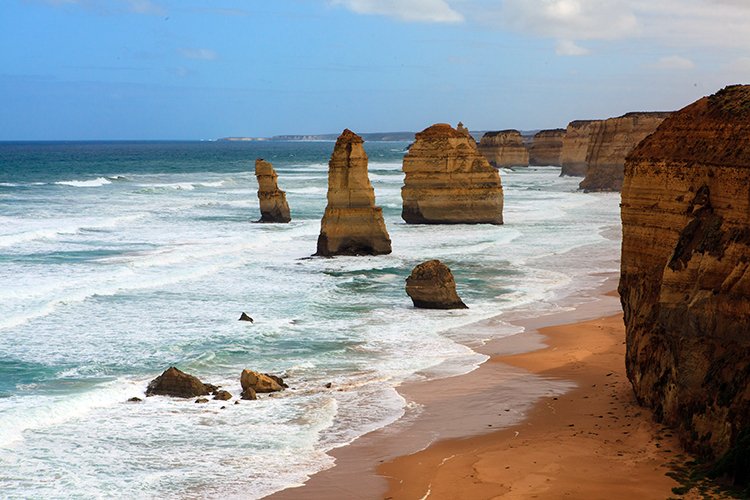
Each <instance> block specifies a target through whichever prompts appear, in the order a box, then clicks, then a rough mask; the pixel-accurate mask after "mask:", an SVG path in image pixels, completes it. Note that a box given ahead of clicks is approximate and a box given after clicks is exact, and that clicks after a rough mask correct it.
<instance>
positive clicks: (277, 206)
mask: <svg viewBox="0 0 750 500" xmlns="http://www.w3.org/2000/svg"><path fill="white" fill-rule="evenodd" d="M255 177H256V178H257V179H258V199H259V200H260V220H259V221H258V222H289V221H290V220H292V217H291V215H290V213H289V205H288V204H287V202H286V193H285V192H284V191H282V190H281V189H279V186H278V184H277V179H278V175H276V171H275V170H274V169H273V165H271V164H270V163H269V162H267V161H265V160H261V159H257V160H255Z"/></svg>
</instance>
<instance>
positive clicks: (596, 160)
mask: <svg viewBox="0 0 750 500" xmlns="http://www.w3.org/2000/svg"><path fill="white" fill-rule="evenodd" d="M667 116H669V113H658V112H657V113H628V114H626V115H623V116H620V117H618V118H609V119H607V120H604V121H603V122H602V123H601V125H599V126H598V127H596V130H595V133H594V135H593V136H592V138H591V142H590V143H589V148H588V151H587V152H586V163H587V165H588V167H587V168H586V177H585V178H584V179H583V180H582V181H581V184H580V185H579V187H580V188H581V189H583V190H584V191H586V192H590V191H620V190H621V189H622V177H623V166H624V165H625V157H626V156H627V155H628V153H630V152H631V151H632V150H633V148H634V147H636V146H637V145H638V143H639V142H641V141H642V140H643V139H645V138H646V136H648V135H650V134H651V133H652V132H653V131H654V130H656V127H658V126H659V124H660V123H661V122H662V121H664V119H665V118H666V117H667Z"/></svg>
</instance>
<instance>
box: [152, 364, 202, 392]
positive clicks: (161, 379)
mask: <svg viewBox="0 0 750 500" xmlns="http://www.w3.org/2000/svg"><path fill="white" fill-rule="evenodd" d="M214 390H216V387H215V386H213V385H211V384H204V383H203V382H201V381H200V380H199V379H198V378H197V377H194V376H193V375H189V374H187V373H185V372H182V371H180V370H178V369H177V368H175V367H174V366H171V367H169V368H167V369H166V370H165V371H164V373H162V374H161V375H159V376H158V377H156V378H155V379H154V380H152V381H151V382H149V384H148V388H147V389H146V396H154V395H161V396H173V397H177V398H192V397H194V396H205V395H208V394H210V393H211V392H213V391H214Z"/></svg>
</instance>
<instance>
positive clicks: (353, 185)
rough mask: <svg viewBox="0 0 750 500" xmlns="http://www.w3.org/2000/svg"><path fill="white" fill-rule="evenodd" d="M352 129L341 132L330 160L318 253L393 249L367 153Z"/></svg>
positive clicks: (328, 254)
mask: <svg viewBox="0 0 750 500" xmlns="http://www.w3.org/2000/svg"><path fill="white" fill-rule="evenodd" d="M363 142H364V141H363V140H362V138H361V137H360V136H358V135H357V134H355V133H354V132H352V131H351V130H349V129H346V130H344V132H343V133H342V134H341V135H340V136H339V138H338V140H337V141H336V146H335V147H334V149H333V155H332V156H331V161H330V162H329V163H328V206H327V207H326V211H325V215H323V220H322V221H321V224H320V236H319V237H318V251H317V252H316V254H315V255H320V256H326V257H330V256H333V255H381V254H389V253H391V239H390V237H389V236H388V231H387V230H386V228H385V221H384V220H383V211H382V210H381V208H380V207H376V206H375V191H374V190H373V188H372V184H370V179H369V177H368V175H367V153H365V149H364V147H363V146H362V144H363Z"/></svg>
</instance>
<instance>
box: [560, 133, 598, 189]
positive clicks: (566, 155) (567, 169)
mask: <svg viewBox="0 0 750 500" xmlns="http://www.w3.org/2000/svg"><path fill="white" fill-rule="evenodd" d="M601 123H602V121H601V120H575V121H572V122H570V123H569V124H568V127H567V128H566V129H565V136H563V140H562V152H561V153H560V163H561V164H562V169H561V171H560V176H563V175H569V176H573V177H585V176H586V166H587V165H588V164H587V163H586V153H587V152H588V150H589V144H590V143H591V138H592V137H593V135H594V134H595V133H596V130H597V128H598V127H599V125H600V124H601Z"/></svg>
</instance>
